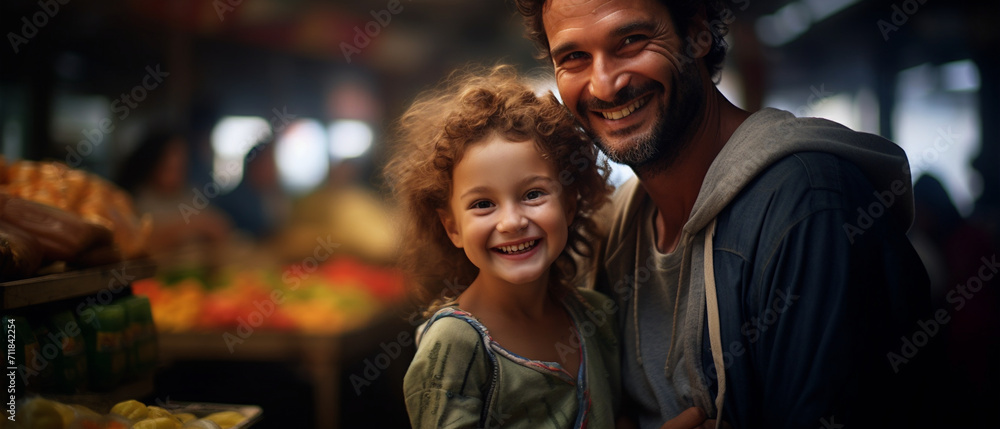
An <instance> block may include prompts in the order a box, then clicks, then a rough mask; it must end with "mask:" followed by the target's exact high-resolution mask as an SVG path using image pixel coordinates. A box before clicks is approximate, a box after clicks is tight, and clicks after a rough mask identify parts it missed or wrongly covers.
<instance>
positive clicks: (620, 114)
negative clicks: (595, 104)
mask: <svg viewBox="0 0 1000 429" xmlns="http://www.w3.org/2000/svg"><path fill="white" fill-rule="evenodd" d="M645 102H646V101H645V99H644V98H640V99H638V100H636V101H635V103H632V104H630V105H628V106H625V108H624V109H622V110H619V111H617V112H601V115H603V116H604V119H611V120H618V119H621V118H624V117H626V116H628V115H631V114H632V112H634V111H635V109H638V108H640V107H642V105H643V103H645Z"/></svg>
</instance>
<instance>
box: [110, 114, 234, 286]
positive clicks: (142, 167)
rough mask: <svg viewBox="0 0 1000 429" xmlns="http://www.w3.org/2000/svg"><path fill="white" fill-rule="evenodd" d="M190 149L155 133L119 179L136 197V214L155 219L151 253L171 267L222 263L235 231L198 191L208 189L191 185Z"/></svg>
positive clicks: (162, 131)
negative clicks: (221, 251)
mask: <svg viewBox="0 0 1000 429" xmlns="http://www.w3.org/2000/svg"><path fill="white" fill-rule="evenodd" d="M188 150H189V148H188V145H187V141H186V140H185V138H184V137H183V134H181V133H177V132H172V131H170V130H169V129H166V128H154V129H150V130H149V131H148V132H147V133H146V134H145V135H144V136H143V137H142V139H141V140H140V141H139V143H138V145H137V146H136V148H135V149H134V150H133V151H132V152H131V153H130V154H129V155H128V156H127V157H126V158H125V159H124V161H123V162H122V163H121V164H120V165H119V168H118V174H117V177H116V179H115V182H116V183H117V184H118V185H119V186H121V187H122V188H123V189H125V190H126V191H128V192H129V193H130V194H131V195H132V197H133V198H134V200H135V206H136V210H137V212H139V213H150V214H151V215H152V217H153V230H152V233H151V234H150V237H149V248H150V253H151V254H152V255H153V256H154V257H155V258H157V259H159V261H160V263H162V264H165V265H167V266H172V265H175V264H201V263H205V262H198V261H207V262H208V263H211V261H215V260H217V258H218V257H219V256H221V255H219V254H218V252H217V250H218V249H219V248H220V247H221V246H223V245H225V243H226V241H227V240H228V239H229V235H230V232H231V229H232V223H231V221H230V220H229V218H228V217H227V216H226V215H225V214H224V213H222V212H220V211H219V210H217V209H216V208H215V207H214V206H213V205H212V202H211V201H209V200H208V199H207V198H205V197H204V194H201V196H200V197H199V194H198V193H196V192H195V189H201V188H203V187H204V186H206V185H209V184H208V183H203V184H201V186H196V185H192V184H190V183H188V179H187V177H188V176H187V174H188V171H187V169H188V164H187V163H188ZM195 255H198V256H195ZM202 258H204V259H202Z"/></svg>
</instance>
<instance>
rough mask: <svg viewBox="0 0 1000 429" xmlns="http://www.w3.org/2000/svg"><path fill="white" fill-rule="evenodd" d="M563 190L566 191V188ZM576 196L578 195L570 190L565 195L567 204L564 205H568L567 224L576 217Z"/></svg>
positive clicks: (564, 199)
mask: <svg viewBox="0 0 1000 429" xmlns="http://www.w3.org/2000/svg"><path fill="white" fill-rule="evenodd" d="M563 192H566V189H563ZM575 196H576V195H575V194H574V193H572V192H570V193H569V194H565V196H564V197H563V201H564V202H565V204H563V205H565V206H566V225H570V224H572V223H573V219H576V198H575Z"/></svg>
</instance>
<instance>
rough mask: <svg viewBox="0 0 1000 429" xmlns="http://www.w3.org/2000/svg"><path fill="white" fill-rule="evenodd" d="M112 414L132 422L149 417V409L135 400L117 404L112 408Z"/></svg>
mask: <svg viewBox="0 0 1000 429" xmlns="http://www.w3.org/2000/svg"><path fill="white" fill-rule="evenodd" d="M111 412H112V413H114V414H118V415H119V416H122V417H125V418H127V419H129V420H132V421H137V420H142V419H145V418H146V417H148V416H149V409H148V408H147V407H146V404H143V403H142V402H139V401H136V400H135V399H129V400H127V401H122V402H119V403H117V404H115V406H113V407H111Z"/></svg>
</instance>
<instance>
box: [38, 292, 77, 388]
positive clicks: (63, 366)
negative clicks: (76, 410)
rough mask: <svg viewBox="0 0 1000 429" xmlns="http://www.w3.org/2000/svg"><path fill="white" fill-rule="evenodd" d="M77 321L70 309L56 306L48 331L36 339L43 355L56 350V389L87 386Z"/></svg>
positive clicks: (49, 321) (50, 318) (50, 317)
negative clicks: (58, 308) (43, 336)
mask: <svg viewBox="0 0 1000 429" xmlns="http://www.w3.org/2000/svg"><path fill="white" fill-rule="evenodd" d="M80 328H81V327H80V323H79V322H78V321H77V319H76V316H74V315H73V313H72V312H71V311H69V310H57V311H55V312H53V313H52V314H51V315H50V316H49V320H48V331H49V332H48V335H47V336H46V337H45V338H41V339H39V345H41V347H42V353H43V356H45V355H51V353H50V352H51V350H53V349H54V350H56V353H55V354H56V358H55V373H56V375H55V380H56V384H55V390H56V393H64V394H75V393H83V392H84V391H86V390H87V381H88V380H87V378H88V371H87V366H88V365H87V346H86V345H85V344H84V338H83V334H82V332H81V330H80Z"/></svg>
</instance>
